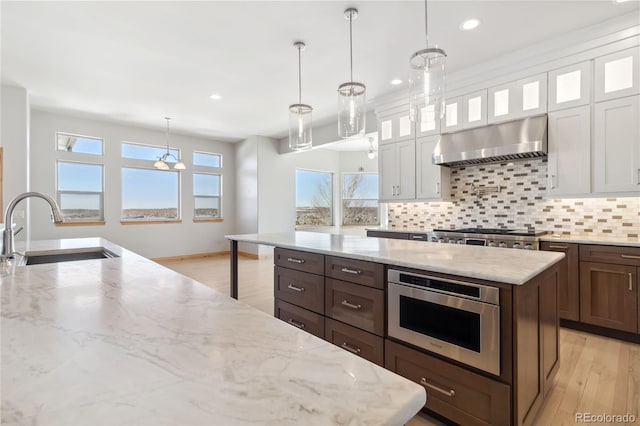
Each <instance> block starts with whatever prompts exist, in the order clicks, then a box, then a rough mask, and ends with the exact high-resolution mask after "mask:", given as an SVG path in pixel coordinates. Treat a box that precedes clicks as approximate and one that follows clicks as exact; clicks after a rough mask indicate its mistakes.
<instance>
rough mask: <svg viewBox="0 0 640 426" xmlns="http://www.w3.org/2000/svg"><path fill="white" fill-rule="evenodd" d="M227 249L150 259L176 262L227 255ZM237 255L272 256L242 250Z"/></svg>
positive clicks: (247, 256)
mask: <svg viewBox="0 0 640 426" xmlns="http://www.w3.org/2000/svg"><path fill="white" fill-rule="evenodd" d="M229 253H230V252H229V250H225V251H214V252H210V253H195V254H183V255H181V256H169V257H155V258H152V259H151V260H153V261H154V262H158V263H162V262H177V261H180V260H193V259H204V258H207V257H223V256H229ZM238 256H240V257H246V258H249V259H255V260H259V259H268V258H270V257H272V255H270V254H261V255H259V254H253V253H247V252H244V251H239V252H238Z"/></svg>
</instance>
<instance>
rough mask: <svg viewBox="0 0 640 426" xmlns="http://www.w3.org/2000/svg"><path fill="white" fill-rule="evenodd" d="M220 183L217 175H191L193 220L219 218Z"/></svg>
mask: <svg viewBox="0 0 640 426" xmlns="http://www.w3.org/2000/svg"><path fill="white" fill-rule="evenodd" d="M194 157H195V156H194ZM220 181H221V176H220V175H219V174H209V173H194V174H193V206H194V207H193V212H194V213H193V214H194V218H195V219H218V218H220V217H221V214H220V213H221V209H220V192H221V191H220V187H221V185H220Z"/></svg>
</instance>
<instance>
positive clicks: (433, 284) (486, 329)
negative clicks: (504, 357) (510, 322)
mask: <svg viewBox="0 0 640 426" xmlns="http://www.w3.org/2000/svg"><path fill="white" fill-rule="evenodd" d="M387 278H388V286H389V287H388V302H387V303H388V333H389V336H390V337H393V338H395V339H398V340H401V341H404V342H407V343H410V344H412V345H415V346H418V347H421V348H424V349H426V350H429V351H431V352H435V353H438V354H440V355H443V356H445V357H447V358H450V359H454V360H456V361H459V362H461V363H464V364H467V365H470V366H472V367H475V368H478V369H480V370H483V371H487V372H489V373H492V374H495V375H500V291H499V289H498V288H496V287H489V286H484V285H478V284H473V283H468V282H463V281H457V280H450V279H444V278H439V277H433V276H429V275H422V274H416V273H411V272H404V271H400V270H395V269H389V270H388V276H387Z"/></svg>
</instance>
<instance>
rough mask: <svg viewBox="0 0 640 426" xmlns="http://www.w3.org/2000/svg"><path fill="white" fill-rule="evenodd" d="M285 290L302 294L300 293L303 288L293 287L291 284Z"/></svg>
mask: <svg viewBox="0 0 640 426" xmlns="http://www.w3.org/2000/svg"><path fill="white" fill-rule="evenodd" d="M287 288H288V289H289V290H294V291H299V292H300V293H302V292H303V291H304V287H296V286H295V285H293V284H289V285H288V286H287Z"/></svg>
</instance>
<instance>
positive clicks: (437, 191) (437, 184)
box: [436, 182, 440, 195]
mask: <svg viewBox="0 0 640 426" xmlns="http://www.w3.org/2000/svg"><path fill="white" fill-rule="evenodd" d="M436 194H438V195H440V182H436Z"/></svg>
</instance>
